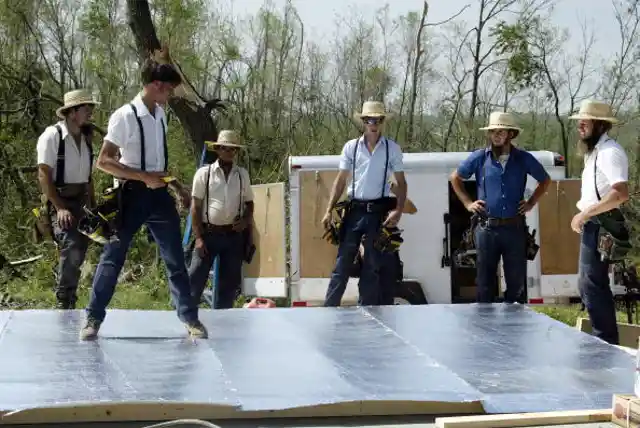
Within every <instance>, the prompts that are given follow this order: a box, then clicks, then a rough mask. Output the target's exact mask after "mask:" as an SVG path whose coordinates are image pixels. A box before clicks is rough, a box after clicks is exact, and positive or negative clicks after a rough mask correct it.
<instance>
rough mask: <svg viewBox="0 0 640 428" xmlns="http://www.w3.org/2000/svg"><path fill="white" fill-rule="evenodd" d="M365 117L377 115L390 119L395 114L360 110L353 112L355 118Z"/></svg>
mask: <svg viewBox="0 0 640 428" xmlns="http://www.w3.org/2000/svg"><path fill="white" fill-rule="evenodd" d="M363 117H377V118H383V119H390V118H391V117H393V114H391V113H373V114H363V113H360V112H355V113H354V114H353V118H354V119H355V120H362V118H363Z"/></svg>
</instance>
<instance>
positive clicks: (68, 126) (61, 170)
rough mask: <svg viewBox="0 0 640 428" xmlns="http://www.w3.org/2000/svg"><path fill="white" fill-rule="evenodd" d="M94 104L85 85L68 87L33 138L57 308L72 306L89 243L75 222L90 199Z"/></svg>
mask: <svg viewBox="0 0 640 428" xmlns="http://www.w3.org/2000/svg"><path fill="white" fill-rule="evenodd" d="M98 104H99V103H98V102H96V101H94V100H93V97H92V96H91V94H90V93H89V92H87V91H86V90H83V89H77V90H74V91H70V92H67V93H66V94H65V95H64V105H63V106H62V107H60V108H58V110H57V111H56V116H58V118H60V121H59V122H58V123H56V124H55V125H53V126H49V127H47V129H45V130H44V132H43V133H42V135H40V137H39V138H38V144H37V152H38V181H39V182H40V187H41V188H42V192H43V193H44V195H45V197H46V198H47V210H48V215H50V216H51V217H52V218H53V221H52V225H53V233H54V238H55V242H56V245H57V246H58V250H59V252H60V262H59V265H58V276H57V281H56V287H55V293H56V303H57V307H58V309H75V306H76V300H77V298H78V297H77V290H78V281H79V279H80V267H81V266H82V263H84V259H85V257H86V254H87V249H88V247H89V238H88V237H87V236H85V235H83V234H82V233H80V232H79V231H78V227H77V226H78V221H79V220H80V218H81V217H82V216H83V209H82V207H83V206H85V205H88V206H93V205H94V203H95V195H94V191H93V182H92V180H91V171H92V167H93V149H92V147H91V136H92V131H93V127H92V125H91V123H90V122H89V121H90V120H91V115H92V113H93V108H94V106H96V105H98Z"/></svg>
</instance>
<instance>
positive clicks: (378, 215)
mask: <svg viewBox="0 0 640 428" xmlns="http://www.w3.org/2000/svg"><path fill="white" fill-rule="evenodd" d="M388 117H389V114H388V113H387V112H386V111H385V107H384V104H383V103H382V102H379V101H367V102H365V103H364V104H363V106H362V112H359V113H356V114H355V119H356V120H357V121H358V122H359V123H361V124H362V125H363V126H364V128H365V129H364V134H363V135H362V136H360V137H358V138H354V139H352V140H350V141H347V143H346V144H345V145H344V147H343V148H342V154H341V156H340V166H339V168H340V171H339V172H338V175H337V177H336V179H335V180H334V182H333V187H332V189H331V195H330V196H329V204H328V206H327V211H326V213H325V215H324V217H323V218H322V224H323V225H324V227H325V229H329V228H330V227H331V226H330V223H331V213H332V211H333V209H334V207H335V206H336V204H337V202H338V198H340V197H341V196H342V194H343V192H344V189H345V187H346V186H347V179H348V178H349V177H351V184H350V186H349V188H348V190H347V197H348V208H347V213H346V215H345V218H344V219H343V224H342V227H341V237H340V239H339V243H338V257H337V260H336V265H335V268H334V270H333V273H332V274H331V280H330V281H329V287H328V288H327V293H326V297H325V302H324V306H340V302H341V300H342V296H343V295H344V292H345V289H346V286H347V281H348V279H349V274H350V273H351V270H352V265H353V261H354V259H355V257H356V255H357V253H358V249H359V247H360V243H361V242H362V237H363V236H365V238H364V242H363V243H362V244H363V246H364V263H363V268H362V273H361V275H360V280H359V281H358V291H359V295H360V296H359V301H358V304H359V305H361V306H372V305H380V304H381V303H383V302H382V299H383V298H384V297H385V296H387V295H388V294H389V293H388V292H384V291H383V287H392V286H393V285H394V284H395V280H396V278H395V273H394V272H395V269H393V263H395V260H394V259H393V257H394V255H393V254H387V253H383V252H382V251H379V250H378V249H377V248H376V247H375V246H374V242H375V240H376V238H377V237H378V236H379V235H380V231H381V227H382V226H384V227H394V226H396V225H397V224H398V222H399V221H400V218H401V217H402V210H403V208H404V205H405V200H406V196H407V182H406V180H405V176H404V167H403V162H402V149H401V148H400V146H399V145H398V144H397V143H396V142H395V141H393V140H391V139H388V138H386V137H383V136H382V126H383V125H384V123H385V120H386V119H387V118H388ZM391 175H393V176H394V179H395V184H396V186H395V188H394V191H395V198H392V197H390V188H391V184H390V182H389V179H390V177H391Z"/></svg>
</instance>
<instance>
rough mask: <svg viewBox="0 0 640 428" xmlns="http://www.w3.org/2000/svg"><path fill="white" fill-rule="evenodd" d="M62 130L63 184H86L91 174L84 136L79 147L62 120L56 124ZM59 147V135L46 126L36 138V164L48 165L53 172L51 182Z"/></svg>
mask: <svg viewBox="0 0 640 428" xmlns="http://www.w3.org/2000/svg"><path fill="white" fill-rule="evenodd" d="M57 124H58V125H60V128H61V130H62V141H64V144H65V149H64V182H65V184H77V183H88V182H89V178H90V177H89V176H90V174H91V172H90V171H91V168H90V165H89V163H90V161H91V157H90V155H89V147H87V143H86V140H85V137H84V135H82V137H81V138H82V139H81V142H80V145H78V144H77V143H76V140H75V139H74V138H73V136H72V135H71V134H69V130H68V129H67V124H66V122H65V121H64V120H61V121H60V122H58V123H57ZM59 146H60V135H59V134H58V130H57V129H56V127H55V126H48V127H47V128H46V129H45V130H44V132H43V133H42V134H41V135H40V137H39V138H38V144H37V145H36V151H37V153H38V164H42V165H48V166H49V167H50V168H51V169H52V170H53V176H52V178H53V180H54V181H55V179H56V174H57V164H58V148H59Z"/></svg>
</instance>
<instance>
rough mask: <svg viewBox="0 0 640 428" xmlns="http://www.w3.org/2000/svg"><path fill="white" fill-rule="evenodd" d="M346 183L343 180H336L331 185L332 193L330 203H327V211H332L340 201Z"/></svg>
mask: <svg viewBox="0 0 640 428" xmlns="http://www.w3.org/2000/svg"><path fill="white" fill-rule="evenodd" d="M344 186H345V183H344V181H342V180H336V181H334V183H333V186H332V187H331V194H330V195H329V204H328V205H327V212H330V211H331V210H332V209H333V207H335V206H336V204H337V203H338V199H339V198H340V196H342V193H343V192H344Z"/></svg>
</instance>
